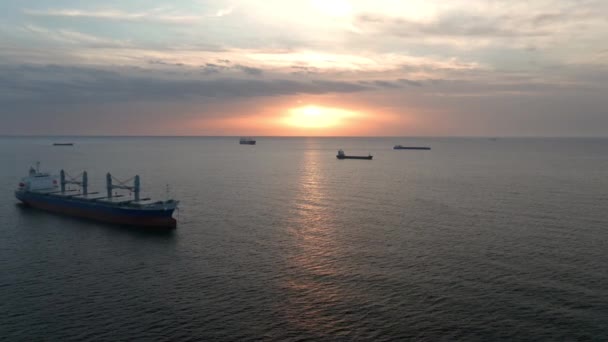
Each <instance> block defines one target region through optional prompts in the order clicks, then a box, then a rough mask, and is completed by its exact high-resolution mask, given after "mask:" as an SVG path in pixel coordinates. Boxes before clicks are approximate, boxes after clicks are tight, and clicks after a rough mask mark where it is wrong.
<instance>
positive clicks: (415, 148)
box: [393, 145, 431, 150]
mask: <svg viewBox="0 0 608 342" xmlns="http://www.w3.org/2000/svg"><path fill="white" fill-rule="evenodd" d="M430 149H431V148H430V147H427V146H403V145H395V146H393V150H430Z"/></svg>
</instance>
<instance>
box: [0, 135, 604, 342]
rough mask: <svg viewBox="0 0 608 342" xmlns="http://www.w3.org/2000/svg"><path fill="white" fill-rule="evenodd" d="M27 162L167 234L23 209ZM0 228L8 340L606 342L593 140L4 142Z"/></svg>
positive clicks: (2, 308)
mask: <svg viewBox="0 0 608 342" xmlns="http://www.w3.org/2000/svg"><path fill="white" fill-rule="evenodd" d="M55 141H60V142H61V141H73V142H75V143H76V145H75V146H74V147H53V146H51V143H52V142H55ZM394 144H411V145H428V146H431V147H432V150H431V151H393V150H392V146H393V145H394ZM338 148H343V149H344V150H345V151H346V153H347V154H367V153H372V154H373V155H374V160H372V161H365V160H363V161H359V160H342V161H340V160H337V159H336V158H335V155H336V151H337V149H338ZM37 160H39V161H40V162H41V165H42V168H43V169H46V170H51V171H53V172H58V171H59V169H60V168H65V169H66V170H67V171H68V172H69V173H70V174H73V175H75V174H78V173H79V172H80V171H81V170H83V169H86V170H87V171H88V172H89V179H90V181H91V183H92V185H91V188H97V189H102V184H103V183H102V182H103V181H104V175H105V173H106V172H107V171H111V172H112V173H113V175H114V176H116V177H118V178H124V179H126V178H130V177H131V176H133V175H134V174H136V173H138V174H139V175H140V176H141V177H142V186H143V189H144V192H145V193H146V194H148V195H152V196H154V197H156V198H165V197H166V196H167V187H166V184H170V188H169V195H170V196H172V197H175V198H176V199H179V200H181V209H180V211H179V223H178V228H177V229H176V230H173V231H146V230H144V229H134V228H128V227H120V226H112V225H106V224H100V223H95V222H89V221H83V220H78V219H73V218H69V217H61V216H56V215H52V214H47V213H45V212H41V211H37V210H34V209H28V208H22V207H21V206H18V205H16V203H17V202H16V200H15V198H14V196H13V190H14V189H15V187H16V184H17V183H18V181H19V178H20V177H21V176H23V175H25V174H26V172H27V169H28V167H29V166H30V165H32V164H33V163H34V162H35V161H37ZM176 216H178V215H177V213H176ZM0 224H1V229H0V272H1V273H0V313H1V316H0V339H4V340H7V341H37V340H48V341H67V340H77V341H83V340H96V341H102V340H106V341H119V340H125V341H135V340H139V341H190V340H204V341H213V340H217V341H252V340H256V341H259V340H268V341H332V340H336V341H351V340H359V341H363V340H373V341H389V340H390V341H402V340H423V341H424V340H426V341H438V340H446V341H453V340H466V341H476V340H478V341H496V340H535V341H538V340H547V341H556V340H560V341H566V340H568V341H571V340H594V341H606V340H608V140H602V139H498V140H496V141H493V140H489V139H481V138H480V139H447V138H446V139H430V138H429V139H398V138H259V139H258V145H257V146H241V145H239V144H238V138H65V139H61V138H0Z"/></svg>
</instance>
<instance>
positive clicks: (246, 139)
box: [239, 137, 255, 145]
mask: <svg viewBox="0 0 608 342" xmlns="http://www.w3.org/2000/svg"><path fill="white" fill-rule="evenodd" d="M239 144H241V145H255V139H253V138H251V137H241V140H239Z"/></svg>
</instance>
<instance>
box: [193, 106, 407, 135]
mask: <svg viewBox="0 0 608 342" xmlns="http://www.w3.org/2000/svg"><path fill="white" fill-rule="evenodd" d="M235 109H237V108H235ZM239 109H240V108H238V109H237V110H238V113H235V115H233V116H228V117H225V118H205V119H195V120H194V121H193V122H190V123H188V124H187V125H186V127H184V129H185V130H187V131H188V134H199V133H202V134H219V135H253V136H264V135H266V136H369V135H384V134H385V133H386V132H387V127H396V126H400V125H401V126H402V125H404V124H405V123H407V122H408V121H411V120H409V119H408V117H407V116H405V115H403V114H402V113H401V114H400V115H399V116H397V115H395V114H394V113H391V112H389V111H387V110H377V109H373V108H369V107H366V106H360V105H356V104H351V105H350V106H347V105H338V104H337V103H334V102H331V101H322V100H316V101H315V100H311V101H302V100H297V101H295V103H294V102H293V101H288V102H281V101H277V103H269V104H266V105H263V106H261V108H259V109H258V110H256V111H255V113H251V114H249V113H243V112H242V109H240V110H239ZM224 114H225V112H224ZM193 130H194V132H193Z"/></svg>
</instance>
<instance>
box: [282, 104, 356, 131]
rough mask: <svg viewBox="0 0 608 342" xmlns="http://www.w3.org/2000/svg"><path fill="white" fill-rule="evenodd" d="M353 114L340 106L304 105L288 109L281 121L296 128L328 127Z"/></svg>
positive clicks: (338, 123)
mask: <svg viewBox="0 0 608 342" xmlns="http://www.w3.org/2000/svg"><path fill="white" fill-rule="evenodd" d="M355 116H357V114H356V113H355V112H352V111H348V110H344V109H340V108H330V107H319V106H305V107H298V108H293V109H290V110H289V112H288V115H287V117H285V118H284V119H283V122H284V123H285V124H287V125H289V126H292V127H297V128H330V127H335V126H338V125H340V124H343V123H344V120H346V119H348V118H353V117H355Z"/></svg>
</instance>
